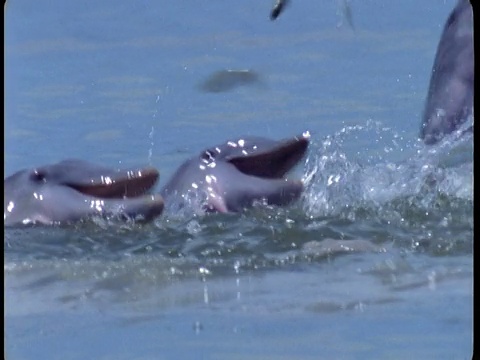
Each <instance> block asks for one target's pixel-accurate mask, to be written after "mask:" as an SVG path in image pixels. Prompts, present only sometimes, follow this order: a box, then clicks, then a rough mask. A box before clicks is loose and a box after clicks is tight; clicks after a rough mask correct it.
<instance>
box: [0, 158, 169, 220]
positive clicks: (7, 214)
mask: <svg viewBox="0 0 480 360" xmlns="http://www.w3.org/2000/svg"><path fill="white" fill-rule="evenodd" d="M158 178H159V173H158V171H157V170H156V169H154V168H152V167H146V168H142V169H140V168H135V169H133V168H132V169H123V170H116V169H111V168H108V167H104V166H99V165H95V164H92V163H89V162H86V161H82V160H74V159H72V160H64V161H61V162H59V163H56V164H53V165H45V166H41V167H37V168H34V169H26V170H20V171H18V172H16V173H15V174H13V175H11V176H9V177H7V178H6V179H5V181H4V194H5V198H4V208H3V216H4V225H5V226H12V225H21V224H24V225H26V224H48V225H52V224H61V223H65V222H74V221H78V220H81V219H84V218H87V217H90V216H118V217H120V218H130V219H134V220H136V221H141V222H142V221H144V222H146V221H150V220H152V219H154V218H155V217H156V216H158V215H160V214H161V213H162V211H163V207H164V203H163V199H162V197H161V196H160V195H158V194H157V195H150V194H147V192H148V191H149V190H150V189H151V188H152V187H153V186H154V185H155V184H156V182H157V180H158Z"/></svg>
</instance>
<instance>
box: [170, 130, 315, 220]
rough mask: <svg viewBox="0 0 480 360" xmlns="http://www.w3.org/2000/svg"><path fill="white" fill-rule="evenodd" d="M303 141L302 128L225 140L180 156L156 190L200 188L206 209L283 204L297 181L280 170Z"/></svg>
mask: <svg viewBox="0 0 480 360" xmlns="http://www.w3.org/2000/svg"><path fill="white" fill-rule="evenodd" d="M308 144H309V134H308V133H307V134H305V135H302V136H297V137H293V138H289V139H284V140H280V141H274V140H270V139H266V138H262V137H252V136H249V137H241V138H239V139H236V140H230V141H227V142H225V143H223V144H220V145H217V146H213V147H210V148H208V149H206V150H204V151H202V152H201V153H200V155H199V156H197V157H195V158H193V159H190V160H188V161H187V162H185V163H184V164H183V165H182V166H181V167H180V168H179V169H178V170H177V172H176V173H175V174H174V176H173V177H172V179H171V180H170V181H169V183H167V185H166V186H165V187H164V188H163V190H162V194H164V195H165V196H168V195H169V194H171V193H173V192H176V193H182V192H184V191H185V190H186V191H192V190H193V191H198V190H201V191H203V192H204V193H205V194H206V196H207V210H209V211H219V212H238V211H241V210H242V209H244V208H247V207H250V206H252V205H253V203H255V202H256V201H263V202H266V203H267V204H271V205H287V204H289V203H291V202H292V201H294V200H296V199H298V198H299V196H300V194H301V192H302V190H303V183H302V182H301V181H300V180H292V179H287V178H286V174H287V173H288V172H290V171H291V170H292V169H293V168H294V167H295V166H296V165H297V164H298V163H299V162H300V160H301V159H302V158H303V157H304V155H305V153H306V151H307V148H308Z"/></svg>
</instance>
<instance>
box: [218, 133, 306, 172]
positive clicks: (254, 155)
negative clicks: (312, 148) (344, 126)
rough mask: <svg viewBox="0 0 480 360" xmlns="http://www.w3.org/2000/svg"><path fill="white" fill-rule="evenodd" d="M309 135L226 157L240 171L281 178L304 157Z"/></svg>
mask: <svg viewBox="0 0 480 360" xmlns="http://www.w3.org/2000/svg"><path fill="white" fill-rule="evenodd" d="M308 144H309V136H300V137H295V138H293V139H287V140H283V141H281V142H279V143H278V144H277V145H275V146H273V147H271V148H269V149H259V150H258V151H253V152H251V153H249V154H245V155H237V156H231V157H227V159H226V160H227V161H228V162H229V163H231V164H232V165H234V166H235V167H236V168H237V169H238V170H239V171H240V172H242V173H244V174H246V175H250V176H257V177H260V178H265V179H281V178H283V177H284V176H285V174H286V173H288V172H289V171H290V170H292V169H293V167H295V165H297V164H298V163H299V162H300V160H301V159H302V158H303V157H304V155H305V153H306V151H307V149H308Z"/></svg>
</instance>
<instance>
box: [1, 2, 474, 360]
mask: <svg viewBox="0 0 480 360" xmlns="http://www.w3.org/2000/svg"><path fill="white" fill-rule="evenodd" d="M342 4H344V2H342V1H334V0H328V1H326V0H325V1H315V0H303V1H294V0H292V1H291V2H290V6H289V7H288V8H287V9H286V10H285V12H284V13H282V14H281V15H280V16H279V18H278V19H277V20H276V21H274V22H272V21H270V19H269V13H270V10H271V7H272V5H273V2H271V1H264V2H260V1H258V0H244V1H242V2H234V1H225V0H211V1H208V2H205V1H194V0H192V1H189V2H182V1H156V2H153V1H135V2H132V1H128V2H127V1H103V2H87V1H73V2H72V1H70V2H65V1H56V0H53V1H50V2H47V3H45V2H38V1H23V2H18V1H8V2H7V4H6V5H5V86H4V89H5V112H4V115H5V139H4V141H5V143H4V150H5V162H4V169H5V173H6V174H11V173H13V172H15V171H17V170H19V169H22V168H25V167H32V166H37V165H41V164H48V163H53V162H56V161H58V160H62V159H65V158H69V157H74V158H80V159H84V160H89V161H94V162H97V163H100V164H104V165H110V166H115V167H116V166H124V165H125V166H127V165H139V164H140V165H142V164H150V165H153V166H155V167H157V168H158V169H159V170H160V173H161V184H162V183H164V182H166V181H167V179H168V178H169V177H170V175H172V173H173V172H174V171H175V169H176V167H177V166H179V165H180V163H181V162H182V161H183V160H185V159H186V158H188V157H189V156H192V155H194V154H196V153H197V152H199V151H200V150H202V149H203V148H205V147H208V146H211V145H214V144H217V143H221V142H224V141H225V140H226V139H228V138H231V137H235V136H239V135H245V134H247V135H257V136H265V137H270V138H274V139H275V138H278V139H280V138H283V137H289V136H293V135H297V134H301V133H303V132H304V131H309V132H310V134H311V140H312V142H311V146H310V149H309V153H308V155H307V157H306V159H305V160H304V161H303V162H302V164H301V166H299V168H298V169H296V171H295V173H296V174H297V175H298V176H301V177H302V178H303V179H304V181H305V184H306V191H305V194H304V196H303V197H302V199H300V201H299V202H298V203H297V204H294V205H293V206H291V207H289V208H285V209H277V208H261V207H260V208H255V209H252V210H251V211H248V212H246V213H245V214H239V215H233V216H230V215H208V216H197V215H196V214H190V213H182V214H177V213H171V212H170V213H169V212H168V211H167V212H166V213H165V214H164V215H163V216H162V217H161V218H159V219H157V220H156V221H155V222H154V223H153V224H149V225H144V226H142V225H132V224H125V225H119V224H115V225H114V226H112V225H111V224H108V223H103V222H98V223H95V224H89V225H80V226H75V227H73V228H63V227H56V228H42V227H32V228H27V229H6V230H5V236H4V251H5V256H4V259H5V265H4V276H5V310H4V317H5V342H6V345H5V354H6V358H7V359H41V358H43V359H84V358H91V359H179V358H183V359H185V358H194V359H198V358H205V359H220V358H221V359H224V358H229V359H232V358H233V359H236V358H248V359H255V358H258V359H265V358H271V359H285V358H288V359H290V358H295V359H318V358H336V359H364V358H384V359H385V358H392V359H404V358H409V357H410V358H423V359H427V358H432V359H443V358H444V359H466V358H471V354H472V349H473V332H472V324H473V256H472V254H473V250H472V248H473V177H472V174H473V160H472V157H473V147H472V142H473V141H472V138H471V136H470V137H469V136H465V137H463V138H461V139H455V138H454V137H453V136H452V137H447V138H446V139H445V140H444V141H442V142H441V143H439V144H438V145H436V146H434V147H425V146H424V145H423V144H422V143H421V142H420V141H419V140H417V136H418V131H419V127H420V117H421V113H422V110H423V103H424V100H425V96H426V92H427V87H428V82H429V78H430V71H431V66H432V63H433V58H434V55H435V50H436V46H437V43H438V40H439V36H440V34H441V31H442V28H443V24H444V22H445V20H446V18H447V16H448V14H449V12H450V11H451V9H452V8H453V6H454V4H455V1H453V0H448V1H434V0H430V1H421V2H418V1H412V0H406V1H394V2H388V3H386V2H383V1H378V0H368V1H355V0H352V1H350V2H348V4H350V7H351V10H352V14H353V24H354V27H353V28H352V27H350V26H349V25H348V22H346V21H345V19H344V18H343V17H344V13H342V11H341V8H342ZM224 69H233V70H243V69H248V70H250V71H252V72H255V73H256V74H258V82H257V83H254V84H251V85H248V84H247V85H246V86H240V87H237V88H234V89H232V90H230V91H225V92H219V93H209V92H205V91H202V88H201V86H200V85H201V84H202V83H204V82H205V81H206V79H208V78H209V76H211V75H212V74H214V73H215V72H217V71H219V70H224Z"/></svg>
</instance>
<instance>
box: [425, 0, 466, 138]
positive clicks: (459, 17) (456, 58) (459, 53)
mask: <svg viewBox="0 0 480 360" xmlns="http://www.w3.org/2000/svg"><path fill="white" fill-rule="evenodd" d="M473 61H474V59H473V12H472V5H471V4H470V2H469V1H468V0H459V1H458V3H457V5H456V6H455V8H454V9H453V11H452V12H451V14H450V16H449V17H448V19H447V22H446V23H445V26H444V29H443V33H442V36H441V38H440V42H439V44H438V47H437V53H436V55H435V61H434V63H433V68H432V75H431V78H430V86H429V90H428V95H427V99H426V103H425V109H424V112H423V122H422V127H421V130H420V137H421V138H422V139H423V140H424V141H425V143H427V144H434V143H436V142H437V141H439V140H440V139H442V137H443V136H445V135H447V134H449V133H451V132H453V131H455V130H456V129H458V128H459V126H460V125H461V124H462V123H464V122H465V120H466V119H467V118H468V117H469V115H471V114H472V113H473V77H474V70H473V67H474V63H473Z"/></svg>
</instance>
